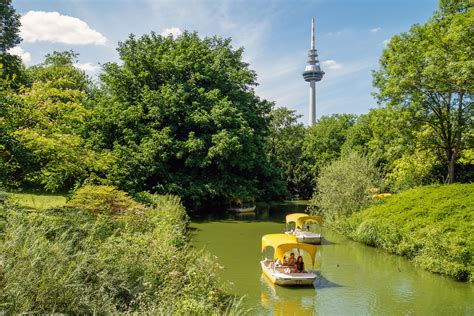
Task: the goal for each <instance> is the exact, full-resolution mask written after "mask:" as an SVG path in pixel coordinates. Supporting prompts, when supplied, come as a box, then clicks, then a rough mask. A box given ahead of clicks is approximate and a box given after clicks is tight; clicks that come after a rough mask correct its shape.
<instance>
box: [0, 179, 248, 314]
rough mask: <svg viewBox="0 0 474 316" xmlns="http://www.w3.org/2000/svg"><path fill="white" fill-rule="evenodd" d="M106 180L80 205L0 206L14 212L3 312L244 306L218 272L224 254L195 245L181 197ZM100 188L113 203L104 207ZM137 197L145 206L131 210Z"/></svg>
mask: <svg viewBox="0 0 474 316" xmlns="http://www.w3.org/2000/svg"><path fill="white" fill-rule="evenodd" d="M96 189H97V191H98V192H100V194H96V195H94V194H92V195H87V199H82V201H86V203H84V204H83V205H84V208H82V207H80V206H81V204H79V203H78V201H79V200H80V199H79V198H78V197H77V194H76V197H75V200H74V198H73V201H76V202H75V203H77V204H74V208H72V207H71V206H65V207H60V208H55V209H46V210H42V211H38V210H25V209H15V208H13V207H12V206H10V205H8V204H5V205H3V206H0V215H2V216H3V218H5V219H6V225H5V229H4V231H3V232H2V234H1V235H0V238H1V239H0V302H1V303H0V314H1V313H6V314H17V313H29V312H35V313H40V314H43V313H65V314H92V313H99V314H109V313H138V314H142V313H143V314H176V315H182V314H191V313H192V314H224V313H228V314H232V313H234V312H238V308H239V301H238V300H236V299H235V298H234V297H232V296H230V295H227V294H226V292H225V291H224V290H225V285H223V284H222V283H221V282H220V281H219V279H218V277H217V276H216V274H215V272H216V271H218V270H219V268H218V267H219V265H218V263H217V262H216V261H215V260H214V259H213V258H212V257H211V256H210V255H209V254H208V253H206V252H203V251H196V250H194V249H192V248H190V247H189V246H188V243H187V241H186V238H185V232H186V229H185V228H186V220H183V218H184V219H186V215H185V211H184V208H183V207H182V205H181V204H180V202H179V199H177V198H175V197H172V196H163V197H160V196H152V195H147V197H148V198H149V200H150V201H152V202H153V203H150V204H149V205H148V206H144V205H142V204H139V203H138V202H136V201H134V200H133V199H131V198H130V197H129V196H127V195H125V194H124V192H120V191H118V190H116V189H113V190H109V188H107V189H106V190H105V189H104V188H103V187H97V188H96ZM104 191H105V193H107V194H106V196H107V199H102V197H103V196H104V195H105V193H104ZM85 192H92V193H94V187H89V188H87V190H83V191H81V194H80V195H79V197H81V196H84V195H85ZM91 196H98V197H99V200H100V201H102V202H104V201H106V202H110V201H112V202H111V203H110V204H109V205H105V206H104V205H102V204H99V202H98V201H96V200H93V199H92V197H91ZM117 200H118V201H121V202H120V203H118V204H117V203H116V201H117ZM124 201H125V202H126V203H125V202H124ZM93 205H97V206H98V207H100V211H96V210H95V209H94V208H92V206H93ZM110 205H113V206H114V207H111V206H110ZM116 205H126V206H127V207H120V208H118V210H117V209H116V208H115V206H116ZM137 205H138V206H137ZM129 206H131V209H137V207H139V208H140V212H128V211H127V212H123V210H124V209H125V210H128V209H129V208H128V207H129ZM2 216H0V217H2Z"/></svg>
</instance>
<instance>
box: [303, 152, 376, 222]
mask: <svg viewBox="0 0 474 316" xmlns="http://www.w3.org/2000/svg"><path fill="white" fill-rule="evenodd" d="M378 185H379V175H378V170H377V168H376V167H375V165H374V164H373V162H372V161H371V160H370V159H368V158H367V157H365V156H361V155H360V154H358V153H356V152H351V153H348V154H347V155H345V156H342V157H341V158H339V159H338V160H335V161H333V162H332V163H331V164H329V165H327V166H325V167H323V168H322V169H321V172H320V174H319V176H318V187H317V190H316V191H315V193H314V195H313V198H312V200H311V206H310V209H311V211H312V212H313V213H318V214H323V215H324V218H325V220H327V221H329V222H331V221H333V220H336V219H337V218H338V217H341V216H348V215H350V214H351V213H353V212H356V211H359V210H360V209H361V208H362V207H364V206H366V205H368V204H369V203H370V201H371V200H372V199H371V197H370V194H371V191H373V189H374V188H378Z"/></svg>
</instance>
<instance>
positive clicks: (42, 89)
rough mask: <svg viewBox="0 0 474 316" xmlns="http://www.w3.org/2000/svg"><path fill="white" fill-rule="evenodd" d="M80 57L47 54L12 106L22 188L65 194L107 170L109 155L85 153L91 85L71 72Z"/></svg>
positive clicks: (10, 116)
mask: <svg viewBox="0 0 474 316" xmlns="http://www.w3.org/2000/svg"><path fill="white" fill-rule="evenodd" d="M76 57H77V55H76V54H75V53H74V52H71V51H69V52H54V53H52V54H48V55H47V56H46V58H45V61H44V63H42V64H40V65H37V66H34V67H31V68H30V69H28V73H29V77H30V78H31V80H32V84H31V86H29V87H25V88H23V89H21V91H20V93H18V95H16V96H15V98H14V101H15V102H11V103H9V107H8V109H7V110H8V122H9V124H8V125H9V126H11V127H12V129H13V131H12V132H11V136H12V138H13V140H14V142H15V144H17V146H16V147H17V148H18V149H17V150H16V151H15V153H16V154H17V155H18V156H20V158H21V159H17V160H18V161H19V162H18V163H19V164H20V166H21V168H20V169H21V171H22V174H21V175H20V176H21V178H22V179H21V180H22V181H23V183H24V184H33V185H35V186H39V187H41V188H44V189H46V190H50V191H65V190H68V189H70V188H72V187H73V186H74V185H76V184H78V183H81V182H82V181H84V180H85V179H86V178H88V177H89V176H90V175H91V174H92V173H101V171H102V170H103V169H104V168H105V166H106V164H107V154H106V153H105V152H104V153H103V154H98V153H96V152H94V151H92V150H90V149H88V148H85V147H84V140H83V137H82V136H83V128H84V122H85V120H86V119H87V117H88V116H89V115H90V109H89V107H88V105H87V104H88V98H90V95H89V94H88V90H90V89H89V88H88V87H89V85H90V83H89V80H88V78H87V76H86V75H85V73H84V72H83V71H81V70H79V69H77V68H75V67H74V66H73V63H74V62H75V60H76ZM25 156H26V157H25Z"/></svg>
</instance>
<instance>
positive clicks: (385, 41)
mask: <svg viewBox="0 0 474 316" xmlns="http://www.w3.org/2000/svg"><path fill="white" fill-rule="evenodd" d="M388 43H390V39H386V40H384V41H383V42H382V44H383V45H384V46H385V47H387V45H388Z"/></svg>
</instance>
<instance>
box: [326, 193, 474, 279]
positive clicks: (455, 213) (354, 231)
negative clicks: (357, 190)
mask: <svg viewBox="0 0 474 316" xmlns="http://www.w3.org/2000/svg"><path fill="white" fill-rule="evenodd" d="M473 206H474V184H452V185H436V186H425V187H419V188H416V189H411V190H408V191H405V192H403V193H399V194H396V195H393V196H392V197H390V198H387V199H386V200H385V201H384V202H380V203H378V204H375V205H372V206H370V207H368V208H366V209H364V210H362V211H360V212H357V213H354V214H352V215H351V216H350V217H348V218H347V219H340V221H338V222H335V223H332V226H333V227H335V228H337V229H338V230H339V231H341V232H342V233H344V234H345V235H347V236H349V237H351V238H353V239H354V240H357V241H360V242H364V243H366V244H368V245H371V246H374V247H380V248H382V249H385V250H387V251H388V252H391V253H395V254H398V255H403V256H406V257H407V258H409V259H411V260H413V261H414V262H415V264H417V265H419V266H421V267H423V268H425V269H427V270H429V271H432V272H435V273H441V274H445V275H448V276H450V277H452V278H454V279H456V280H460V281H468V280H469V281H470V282H473V281H474V261H473V254H474V237H473V234H472V223H473V222H474V207H473Z"/></svg>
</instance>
